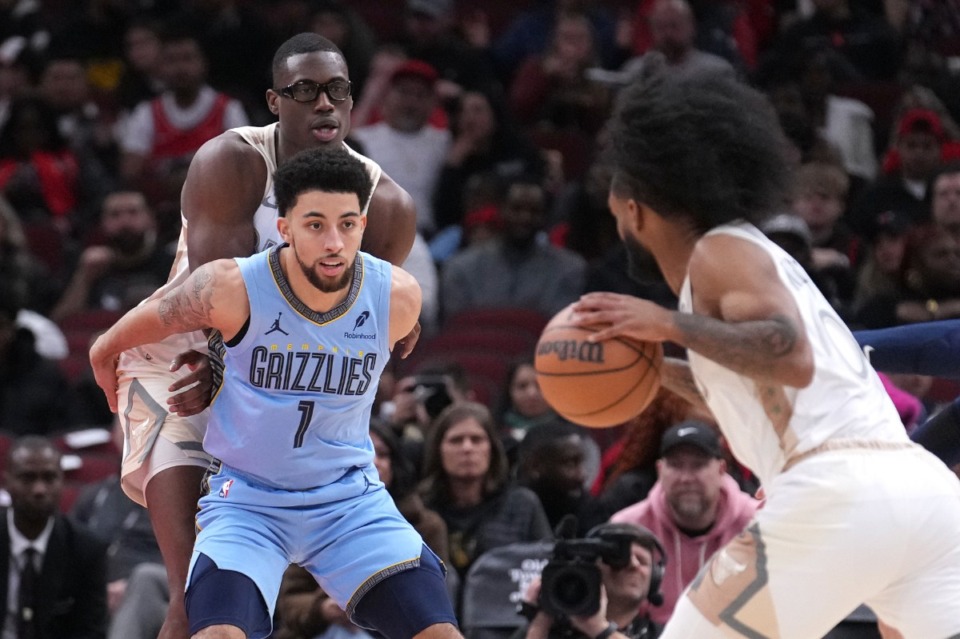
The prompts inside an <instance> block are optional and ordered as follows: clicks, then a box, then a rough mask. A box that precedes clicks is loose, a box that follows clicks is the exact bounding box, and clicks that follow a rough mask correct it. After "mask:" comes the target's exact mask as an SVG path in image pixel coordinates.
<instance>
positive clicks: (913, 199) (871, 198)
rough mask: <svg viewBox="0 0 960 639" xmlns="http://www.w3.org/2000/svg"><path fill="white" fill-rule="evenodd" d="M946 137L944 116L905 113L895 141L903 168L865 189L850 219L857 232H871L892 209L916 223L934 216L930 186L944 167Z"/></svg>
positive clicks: (927, 111)
mask: <svg viewBox="0 0 960 639" xmlns="http://www.w3.org/2000/svg"><path fill="white" fill-rule="evenodd" d="M943 136H944V134H943V126H942V124H941V122H940V118H939V117H938V116H937V114H936V113H934V112H933V111H929V110H927V109H912V110H910V111H907V112H906V113H904V115H903V116H902V117H901V118H900V120H899V122H898V123H897V135H896V139H895V140H894V142H893V144H894V146H895V147H896V149H897V152H898V153H899V156H900V168H899V170H898V171H896V172H895V173H893V174H890V175H884V176H881V177H880V178H878V179H877V180H876V182H874V183H873V184H872V185H870V186H869V187H867V189H866V190H865V191H864V192H863V195H862V196H861V197H860V198H859V200H858V201H857V203H856V205H855V206H854V209H853V211H852V216H851V218H850V224H851V226H852V227H853V229H854V231H857V232H859V233H862V234H867V233H869V232H870V226H871V224H873V222H874V220H875V218H876V215H877V214H878V213H882V212H883V211H886V210H889V209H891V208H894V209H897V210H898V211H900V212H901V213H904V214H905V215H908V216H909V217H910V220H911V221H912V222H913V223H914V224H921V223H923V222H926V221H927V220H929V219H930V208H929V200H928V195H929V194H928V192H927V187H928V185H929V183H930V179H931V178H932V177H933V176H934V174H935V173H936V171H937V169H938V168H939V167H940V152H941V144H942V142H943V139H944V137H943Z"/></svg>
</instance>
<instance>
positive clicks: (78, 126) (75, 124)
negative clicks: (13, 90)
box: [37, 26, 117, 221]
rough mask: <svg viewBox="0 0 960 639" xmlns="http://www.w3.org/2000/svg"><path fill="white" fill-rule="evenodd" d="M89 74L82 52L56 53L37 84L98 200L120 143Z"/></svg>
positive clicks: (112, 171) (111, 172) (91, 196)
mask: <svg viewBox="0 0 960 639" xmlns="http://www.w3.org/2000/svg"><path fill="white" fill-rule="evenodd" d="M73 28H76V29H80V28H81V27H79V26H74V27H73ZM88 77H89V76H88V72H87V65H86V64H85V63H84V61H83V60H82V59H81V57H80V53H79V52H73V53H71V52H63V53H59V54H57V53H55V54H53V55H51V56H49V57H48V59H47V60H46V63H45V65H44V68H43V72H42V73H41V74H40V82H39V85H38V87H37V88H38V90H39V95H40V97H41V98H42V99H43V100H44V101H45V102H46V103H47V104H49V105H50V107H51V108H52V109H53V110H54V112H55V113H56V114H57V127H58V129H59V130H60V134H61V135H62V136H63V137H64V139H65V140H66V141H67V143H68V144H69V146H70V149H71V150H72V151H73V152H74V153H75V154H76V155H77V157H78V158H80V161H81V163H82V164H83V165H84V167H85V170H84V183H83V187H84V189H85V190H86V192H87V199H88V200H91V201H95V200H96V198H98V197H99V196H101V195H102V194H103V192H104V190H106V189H107V188H109V187H110V185H111V183H112V179H113V175H114V174H115V172H116V168H117V145H116V142H115V141H114V136H113V131H112V126H113V116H112V114H110V113H106V112H104V111H103V110H102V109H101V108H100V106H99V105H98V104H97V102H96V100H95V99H94V95H93V87H92V86H91V84H90V81H89V79H88ZM83 212H84V213H89V212H88V211H86V210H84V211H83ZM85 221H86V218H85Z"/></svg>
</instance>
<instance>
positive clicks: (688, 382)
mask: <svg viewBox="0 0 960 639" xmlns="http://www.w3.org/2000/svg"><path fill="white" fill-rule="evenodd" d="M660 382H661V383H662V384H663V385H664V387H666V388H667V389H668V390H671V391H673V392H674V393H676V394H677V395H679V396H680V397H682V398H684V399H685V400H687V401H688V402H690V403H691V404H693V405H694V406H695V407H697V408H699V409H702V410H709V409H708V408H707V404H706V402H705V401H704V399H703V395H701V394H700V389H698V388H697V384H696V382H694V381H693V373H692V372H691V371H690V364H688V363H687V362H685V361H683V360H682V359H676V358H673V357H665V358H664V360H663V366H662V367H661V368H660Z"/></svg>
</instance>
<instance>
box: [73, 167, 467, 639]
mask: <svg viewBox="0 0 960 639" xmlns="http://www.w3.org/2000/svg"><path fill="white" fill-rule="evenodd" d="M274 189H275V193H276V202H277V207H278V212H279V215H280V217H279V219H278V221H277V226H278V229H279V234H280V236H281V238H282V240H283V241H284V242H285V244H282V245H280V246H278V247H274V248H272V249H270V250H268V251H265V252H263V253H258V254H256V255H254V256H252V257H248V258H236V259H230V260H216V261H213V262H210V263H207V264H205V265H203V266H201V267H198V268H197V269H196V270H195V271H194V272H193V273H192V274H191V275H190V277H188V278H187V280H186V281H185V282H184V283H183V284H181V285H179V286H177V287H175V288H173V289H172V290H170V291H168V292H167V293H166V294H165V295H164V296H163V297H162V298H159V299H154V300H151V301H150V302H148V303H146V304H143V305H141V306H139V307H137V308H136V309H134V310H133V311H131V312H130V313H128V314H127V315H125V316H124V317H123V318H121V320H120V321H119V322H117V324H116V325H114V326H113V327H112V328H111V329H110V330H109V331H107V332H106V333H105V334H104V335H103V336H101V337H100V338H99V339H98V340H97V341H96V342H95V343H94V345H93V347H92V348H91V351H90V359H91V363H92V364H93V367H94V374H95V376H96V379H97V383H98V384H99V385H100V387H101V388H103V389H104V390H105V392H106V394H107V397H108V399H109V400H110V401H111V405H113V404H114V403H115V399H114V398H113V388H114V387H115V384H116V372H115V368H114V366H113V361H114V357H115V356H116V355H117V354H118V353H120V352H122V351H124V350H126V349H129V348H133V347H135V346H137V345H139V344H140V343H143V342H151V341H158V340H161V339H163V338H164V337H167V336H168V335H171V334H175V333H184V332H188V331H196V330H200V329H206V328H212V329H216V330H217V331H219V335H221V336H222V338H223V341H221V342H219V343H217V342H212V343H214V344H216V346H215V350H216V351H217V354H218V355H219V356H220V357H219V358H218V361H222V362H223V368H222V370H221V371H220V372H221V373H222V377H221V380H222V382H221V383H220V384H219V385H218V388H217V389H216V398H215V400H214V402H213V403H212V405H211V409H210V410H211V415H210V422H209V424H208V428H207V433H206V436H205V438H204V447H205V448H206V450H207V451H208V452H209V453H210V454H211V455H213V456H214V457H215V458H216V459H217V460H218V463H217V464H216V466H215V470H211V471H210V473H212V474H210V475H208V484H209V492H208V493H207V494H206V495H205V496H204V497H203V498H202V499H201V500H200V512H199V514H198V516H197V527H198V529H199V534H198V536H197V540H196V544H195V549H194V552H193V559H192V562H191V566H190V576H189V582H188V585H187V594H186V608H187V615H188V618H189V621H190V631H191V632H192V633H194V634H193V636H194V637H203V638H216V639H234V638H237V637H252V638H262V637H267V636H268V635H269V634H270V632H271V626H272V621H271V620H272V618H273V612H274V603H275V601H276V598H277V593H278V591H279V588H280V580H281V577H282V575H283V572H284V570H285V569H286V568H287V566H288V564H290V563H297V564H300V565H303V566H304V567H305V568H307V569H308V570H309V571H310V572H311V574H313V576H314V577H315V578H316V579H317V581H318V583H319V584H320V585H321V586H322V588H323V589H324V591H325V592H327V593H328V594H330V596H331V597H333V598H334V599H335V600H336V601H337V603H338V604H339V605H340V606H341V608H343V609H344V610H346V611H347V613H348V615H349V616H350V618H351V620H352V621H353V622H354V623H356V624H357V625H359V626H361V627H364V628H371V629H376V630H377V631H379V632H381V633H382V634H383V635H384V636H386V637H389V638H391V639H394V638H395V639H409V638H410V637H420V638H424V639H427V638H436V639H439V638H453V637H460V635H459V633H458V632H457V630H456V626H455V624H456V619H455V617H454V614H453V608H452V606H451V605H450V602H449V599H448V598H447V594H446V585H445V582H444V577H443V568H442V567H441V564H440V561H439V560H438V559H437V557H436V555H434V554H433V552H432V551H430V550H429V549H428V548H427V546H425V545H424V543H423V540H422V539H421V538H420V536H419V534H417V532H416V531H415V530H414V528H413V527H412V526H411V525H410V524H409V523H407V521H406V520H405V519H404V518H403V516H401V515H400V513H399V511H398V510H397V509H396V507H395V506H394V504H393V500H392V498H391V497H390V495H389V493H388V492H387V491H386V489H385V487H384V485H383V483H382V482H381V481H380V480H379V477H378V475H377V471H376V467H375V465H374V462H373V459H374V451H373V444H372V442H371V441H370V436H369V428H368V426H369V421H370V411H371V408H372V406H373V401H374V395H375V394H376V389H377V385H378V383H379V378H380V374H381V372H382V371H383V369H384V367H385V366H386V363H387V360H388V359H389V357H390V351H391V350H392V348H393V347H394V345H395V344H396V343H397V342H398V341H399V340H400V339H401V338H402V337H404V336H405V335H407V334H408V333H409V331H410V330H411V329H412V328H413V326H414V324H416V322H417V318H418V316H419V313H420V298H421V293H420V287H419V285H418V284H417V282H416V280H414V279H413V277H412V276H410V275H409V274H408V273H406V272H405V271H403V270H401V269H399V268H396V267H391V265H390V264H389V263H388V262H385V261H383V260H379V259H377V258H375V257H373V256H371V255H368V254H366V253H361V252H360V251H359V249H360V241H361V239H362V237H363V233H364V229H365V228H366V226H367V218H366V216H365V215H364V214H363V208H364V205H365V204H366V202H367V199H368V198H369V197H370V193H371V191H372V181H371V179H370V176H369V174H368V169H367V167H366V165H365V164H364V163H363V161H362V160H360V159H358V158H357V157H356V156H355V155H353V154H352V153H349V152H348V151H346V150H340V151H324V150H320V149H313V150H308V151H305V152H303V153H301V154H298V155H297V156H295V157H294V158H292V159H291V160H289V161H288V162H287V163H285V164H284V165H282V166H281V167H280V168H279V169H278V170H277V172H276V174H275V178H274ZM277 317H282V321H281V326H282V327H283V329H284V331H285V332H286V333H289V336H288V335H285V334H283V333H282V332H274V331H272V328H273V327H274V326H275V323H276V322H275V318H277ZM217 368H220V367H219V366H218V367H217Z"/></svg>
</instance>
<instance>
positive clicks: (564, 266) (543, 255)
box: [440, 177, 587, 319]
mask: <svg viewBox="0 0 960 639" xmlns="http://www.w3.org/2000/svg"><path fill="white" fill-rule="evenodd" d="M548 206H549V205H548V202H547V194H546V192H545V190H544V188H543V186H542V185H541V183H540V181H539V180H536V179H530V178H526V177H521V178H519V179H516V180H513V181H511V182H509V183H508V184H507V185H506V193H505V197H504V199H503V206H502V208H501V210H500V213H501V218H502V220H503V232H502V233H501V235H500V236H499V237H497V238H495V239H493V240H491V241H489V242H484V243H482V244H479V245H474V246H470V247H468V248H466V249H464V250H463V251H461V252H460V253H458V254H456V255H454V256H453V257H451V258H450V260H449V261H448V262H447V263H446V264H445V265H444V269H443V273H442V275H441V281H440V304H441V308H442V311H443V317H444V318H446V319H448V318H451V317H453V316H454V315H456V314H457V313H458V312H460V311H463V310H465V309H469V308H480V307H498V306H519V307H525V308H529V309H533V310H536V311H539V312H541V313H542V314H544V315H545V316H547V317H552V316H553V315H554V314H555V313H557V312H558V311H560V309H562V308H563V307H564V306H566V305H567V304H569V303H571V302H573V301H574V300H576V299H577V298H578V297H579V296H580V295H581V294H582V293H583V291H584V285H585V278H586V270H587V264H586V261H585V260H584V259H583V258H582V257H580V256H579V255H577V254H576V253H573V252H572V251H569V250H567V249H563V248H559V247H556V246H552V245H550V244H547V243H546V242H545V241H543V240H542V238H541V233H542V231H543V230H544V226H545V223H546V214H547V209H548Z"/></svg>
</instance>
